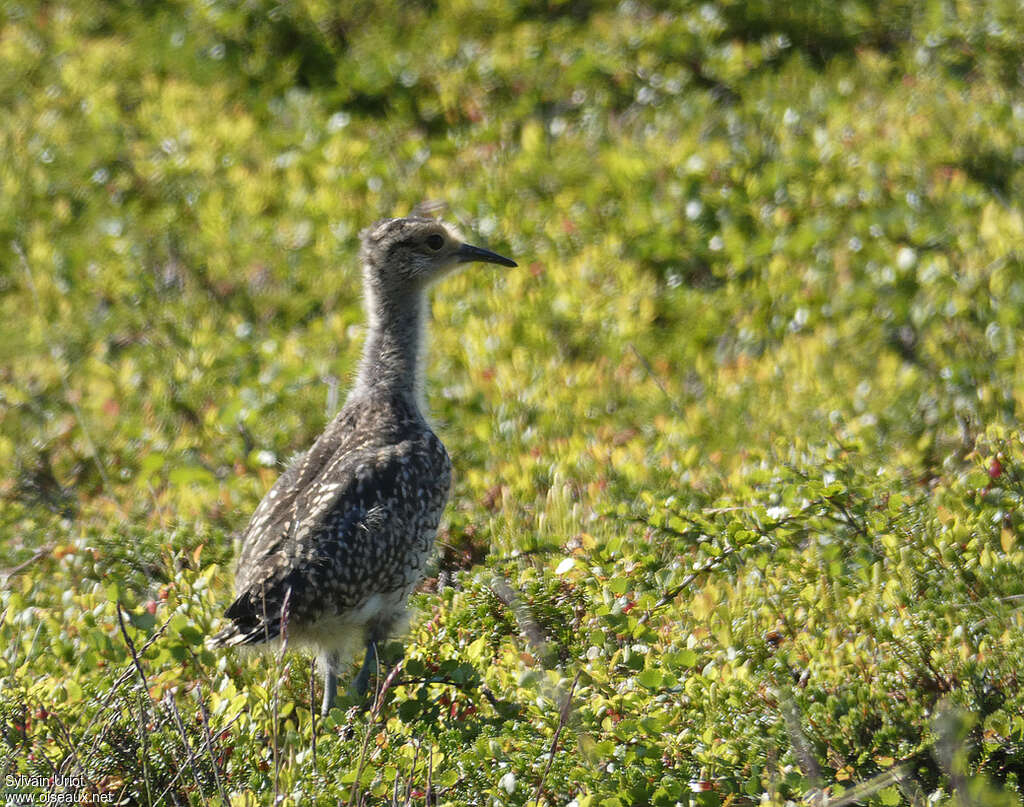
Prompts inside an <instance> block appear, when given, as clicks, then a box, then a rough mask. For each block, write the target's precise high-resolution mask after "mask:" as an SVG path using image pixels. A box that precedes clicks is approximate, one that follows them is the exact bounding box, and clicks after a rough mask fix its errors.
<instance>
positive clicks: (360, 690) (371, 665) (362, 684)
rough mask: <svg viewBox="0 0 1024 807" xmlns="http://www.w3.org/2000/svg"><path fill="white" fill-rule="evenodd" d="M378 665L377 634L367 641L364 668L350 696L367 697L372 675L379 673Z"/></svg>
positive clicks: (360, 671) (351, 689)
mask: <svg viewBox="0 0 1024 807" xmlns="http://www.w3.org/2000/svg"><path fill="white" fill-rule="evenodd" d="M377 664H378V659H377V636H376V633H371V634H370V636H369V637H368V638H367V640H366V658H365V659H363V666H362V667H361V668H360V670H359V674H358V675H357V676H356V677H355V680H353V681H352V686H351V687H350V688H349V694H350V695H352V697H354V698H363V697H365V695H366V690H367V688H368V686H369V684H370V674H371V673H376V672H377Z"/></svg>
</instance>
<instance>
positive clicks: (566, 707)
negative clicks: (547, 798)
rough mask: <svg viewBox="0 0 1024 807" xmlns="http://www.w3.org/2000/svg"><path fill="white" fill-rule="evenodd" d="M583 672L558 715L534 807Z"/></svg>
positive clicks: (578, 671)
mask: <svg viewBox="0 0 1024 807" xmlns="http://www.w3.org/2000/svg"><path fill="white" fill-rule="evenodd" d="M581 672H583V670H577V671H576V677H575V678H573V679H572V686H570V687H569V692H568V694H567V695H566V696H565V703H563V704H562V710H561V712H560V713H559V715H558V726H557V727H556V728H555V736H554V737H552V738H551V750H550V751H549V752H548V764H547V765H545V766H544V773H542V774H541V775H540V781H539V782H537V790H536V791H535V792H534V794H533V803H534V807H537V805H539V804H540V793H541V791H542V790H543V789H544V780H545V779H546V778H547V776H548V771H549V770H551V763H552V762H554V761H555V751H556V750H557V749H558V738H559V737H561V736H562V729H563V728H564V727H565V724H566V722H568V720H569V709H570V708H571V707H572V695H573V692H575V691H576V684H577V683H578V682H579V680H580V673H581Z"/></svg>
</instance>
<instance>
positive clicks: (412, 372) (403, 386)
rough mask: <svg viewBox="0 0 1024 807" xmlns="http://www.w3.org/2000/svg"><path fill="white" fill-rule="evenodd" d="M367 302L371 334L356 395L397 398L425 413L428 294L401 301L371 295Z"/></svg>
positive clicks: (368, 296)
mask: <svg viewBox="0 0 1024 807" xmlns="http://www.w3.org/2000/svg"><path fill="white" fill-rule="evenodd" d="M365 302H366V309H367V314H368V317H369V322H368V326H369V332H368V333H367V336H366V342H365V344H364V345H363V356H362V359H361V360H360V362H359V371H358V374H357V375H356V383H355V385H354V387H353V389H352V392H353V394H354V395H365V394H375V393H376V394H384V395H387V396H389V397H394V396H397V397H399V398H402V399H405V400H407V401H408V402H409V403H411V404H412V405H414V406H416V408H418V409H419V410H420V411H421V412H422V411H423V365H424V352H425V350H424V349H425V347H426V332H425V331H426V308H427V305H426V302H427V301H426V294H425V293H424V292H423V291H415V292H411V293H410V294H409V296H408V297H407V298H403V299H401V300H377V299H374V298H373V296H372V295H367V299H366V301H365Z"/></svg>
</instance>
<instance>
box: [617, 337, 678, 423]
mask: <svg viewBox="0 0 1024 807" xmlns="http://www.w3.org/2000/svg"><path fill="white" fill-rule="evenodd" d="M629 349H630V350H632V351H633V355H634V356H636V357H637V359H638V360H639V362H640V364H642V365H643V367H644V369H645V370H646V371H647V375H649V376H650V377H651V380H652V381H654V383H655V384H657V385H658V389H660V390H661V392H662V394H663V395H664V396H665V399H666V400H667V401H668V405H669V406H671V407H672V411H673V412H675V413H676V414H677V415H679V417H685V415H686V413H685V412H683V409H682V407H681V406H680V405H679V404H678V403H677V402H676V399H675V398H673V397H672V396H671V395H669V394H668V390H667V389H666V388H665V383H664V382H663V381H662V380H661V378H660V376H658V374H657V373H656V372H654V368H653V367H651V363H650V362H649V361H647V359H646V358H645V357H644V355H643V354H642V353H641V352H640V351H639V350H637V348H636V345H634V344H633V343H632V342H630V343H629Z"/></svg>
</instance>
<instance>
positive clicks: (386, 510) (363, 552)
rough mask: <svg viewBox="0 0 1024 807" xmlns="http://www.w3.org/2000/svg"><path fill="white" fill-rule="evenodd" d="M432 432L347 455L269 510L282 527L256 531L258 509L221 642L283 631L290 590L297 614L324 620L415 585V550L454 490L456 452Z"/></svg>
mask: <svg viewBox="0 0 1024 807" xmlns="http://www.w3.org/2000/svg"><path fill="white" fill-rule="evenodd" d="M430 438H432V439H428V440H416V441H404V442H402V443H398V444H394V445H389V446H383V447H376V448H369V447H362V448H360V449H358V450H354V451H347V452H339V453H338V454H337V455H336V456H335V457H333V458H332V459H331V461H330V462H328V463H326V464H325V465H324V466H323V469H322V471H321V473H320V474H319V475H318V476H317V477H316V479H315V480H313V482H312V484H310V485H309V486H308V488H306V489H305V490H304V491H302V492H300V493H299V494H298V495H296V496H294V497H293V498H292V502H291V506H290V507H289V508H288V510H287V511H282V512H281V513H280V515H279V516H278V517H277V518H276V519H273V518H271V517H269V516H268V517H267V518H268V521H266V522H265V523H266V524H269V525H270V526H272V527H274V528H275V529H274V530H273V531H271V532H270V533H264V534H263V535H261V536H256V535H255V534H254V533H253V532H252V531H253V526H254V525H255V524H256V515H254V516H253V524H251V525H250V529H249V530H248V531H247V537H252V538H254V539H256V540H253V541H252V543H250V544H247V545H246V547H245V551H244V552H243V558H242V563H244V564H245V566H244V568H243V566H241V565H240V567H239V574H238V581H239V582H238V585H239V589H238V597H237V598H236V600H235V601H234V602H233V603H232V604H231V606H230V607H229V608H228V609H227V611H226V613H225V615H226V616H227V617H228V618H229V619H231V620H232V623H233V624H232V625H231V626H229V627H228V628H227V629H225V630H224V631H222V632H221V633H220V634H218V635H217V636H216V637H215V641H216V642H217V643H219V644H226V645H231V644H250V643H254V642H260V641H263V640H265V639H267V638H274V637H275V636H276V635H277V634H278V632H279V630H280V621H281V613H282V609H283V606H284V602H285V598H286V597H287V599H288V603H289V604H288V612H289V614H290V618H291V617H294V618H297V619H300V620H303V621H306V620H315V619H317V618H318V617H319V616H321V615H323V614H325V613H339V612H341V611H344V610H345V609H347V608H350V607H356V606H357V605H358V604H359V603H360V602H361V601H363V600H365V599H366V597H367V596H368V595H369V594H372V593H374V592H375V591H376V590H378V589H380V590H388V589H389V588H399V587H400V583H401V581H406V582H407V580H406V578H407V577H408V575H409V569H408V564H407V557H408V556H409V554H410V552H414V551H420V550H422V551H423V552H426V551H427V550H428V549H429V542H430V540H431V539H432V538H433V533H434V530H436V528H437V522H438V520H439V519H440V515H441V511H442V510H443V508H444V503H445V501H446V499H447V495H448V485H449V482H450V464H449V461H448V456H447V454H446V453H445V451H444V447H443V446H442V445H441V443H440V441H439V440H437V438H436V437H434V436H433V435H430ZM269 495H270V494H268V497H269ZM272 512H276V511H272ZM257 513H258V511H257ZM285 527H287V531H283V530H284V528H285ZM410 541H419V542H421V543H422V544H423V546H422V547H416V546H412V545H411V544H410ZM415 572H416V573H418V569H417V570H415ZM403 574H404V575H405V577H403Z"/></svg>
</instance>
